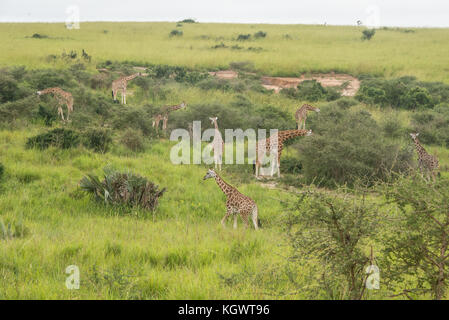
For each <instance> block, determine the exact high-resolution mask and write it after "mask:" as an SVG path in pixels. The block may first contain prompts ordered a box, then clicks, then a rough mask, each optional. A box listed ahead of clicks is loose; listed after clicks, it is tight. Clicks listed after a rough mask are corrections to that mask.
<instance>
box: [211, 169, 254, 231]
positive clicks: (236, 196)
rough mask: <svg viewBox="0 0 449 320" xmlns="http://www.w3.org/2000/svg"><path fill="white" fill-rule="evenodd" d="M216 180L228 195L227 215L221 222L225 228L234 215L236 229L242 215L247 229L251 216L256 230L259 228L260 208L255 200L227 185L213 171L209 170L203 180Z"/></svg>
mask: <svg viewBox="0 0 449 320" xmlns="http://www.w3.org/2000/svg"><path fill="white" fill-rule="evenodd" d="M210 178H214V179H215V182H217V185H218V186H219V187H220V189H221V191H223V193H224V194H225V195H226V215H225V216H224V217H223V219H222V220H221V224H222V225H223V226H225V222H226V220H227V219H228V217H229V216H230V215H234V229H237V218H238V217H237V215H238V214H240V216H241V217H242V219H243V221H244V222H245V227H248V226H249V225H248V218H249V216H251V220H252V221H253V224H254V228H255V229H256V230H257V229H259V226H258V208H257V205H256V203H255V202H254V200H252V199H251V198H250V197H247V196H245V195H244V194H242V193H240V191H238V190H237V189H236V188H234V187H233V186H231V185H230V184H228V183H226V182H225V181H224V180H223V179H222V178H221V177H220V176H219V175H218V174H217V173H216V172H215V171H214V170H213V169H209V170H208V171H207V173H206V175H205V176H204V178H203V180H206V179H210Z"/></svg>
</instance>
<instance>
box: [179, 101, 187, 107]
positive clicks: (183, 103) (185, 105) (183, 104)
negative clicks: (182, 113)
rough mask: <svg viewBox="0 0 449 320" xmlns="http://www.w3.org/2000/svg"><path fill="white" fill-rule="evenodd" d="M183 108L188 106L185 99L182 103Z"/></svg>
mask: <svg viewBox="0 0 449 320" xmlns="http://www.w3.org/2000/svg"><path fill="white" fill-rule="evenodd" d="M180 106H181V109H184V108H187V103H185V101H183V102H182V103H181V104H180Z"/></svg>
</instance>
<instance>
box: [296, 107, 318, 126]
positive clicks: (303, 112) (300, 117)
mask: <svg viewBox="0 0 449 320" xmlns="http://www.w3.org/2000/svg"><path fill="white" fill-rule="evenodd" d="M308 111H315V112H320V109H318V108H315V107H313V106H311V105H310V104H303V105H302V107H301V108H299V109H298V110H296V113H295V120H296V123H297V124H298V129H304V130H305V129H306V120H307V112H308Z"/></svg>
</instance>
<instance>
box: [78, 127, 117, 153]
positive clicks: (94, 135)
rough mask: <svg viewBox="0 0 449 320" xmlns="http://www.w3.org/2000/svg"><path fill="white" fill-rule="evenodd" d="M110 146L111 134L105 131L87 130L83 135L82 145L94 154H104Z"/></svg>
mask: <svg viewBox="0 0 449 320" xmlns="http://www.w3.org/2000/svg"><path fill="white" fill-rule="evenodd" d="M111 144H112V134H111V132H110V130H107V129H89V130H87V131H86V132H85V133H84V145H85V146H86V147H87V148H89V149H92V150H94V151H95V152H100V153H105V152H107V151H108V150H109V148H110V146H111Z"/></svg>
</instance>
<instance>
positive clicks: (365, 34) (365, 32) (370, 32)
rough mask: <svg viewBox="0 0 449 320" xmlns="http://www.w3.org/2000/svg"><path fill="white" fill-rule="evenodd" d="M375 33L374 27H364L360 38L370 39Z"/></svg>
mask: <svg viewBox="0 0 449 320" xmlns="http://www.w3.org/2000/svg"><path fill="white" fill-rule="evenodd" d="M375 33H376V29H365V30H363V31H362V40H371V38H372V37H374V34H375Z"/></svg>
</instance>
